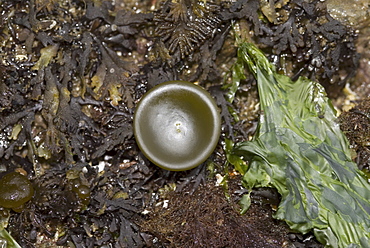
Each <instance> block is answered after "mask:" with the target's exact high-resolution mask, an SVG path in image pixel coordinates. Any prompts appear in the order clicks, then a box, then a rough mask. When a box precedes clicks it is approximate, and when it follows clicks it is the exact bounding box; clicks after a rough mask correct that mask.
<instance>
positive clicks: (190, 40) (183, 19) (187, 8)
mask: <svg viewBox="0 0 370 248" xmlns="http://www.w3.org/2000/svg"><path fill="white" fill-rule="evenodd" d="M219 10H220V7H219V5H218V4H216V3H214V2H211V1H207V2H205V1H197V0H165V1H164V2H162V3H161V8H160V10H159V12H157V13H156V14H155V16H154V21H155V22H156V24H157V27H156V29H155V35H156V36H158V37H159V39H160V40H161V41H162V42H163V43H164V44H165V46H166V49H168V51H169V52H170V54H172V55H176V56H180V57H181V58H185V57H186V56H187V55H189V54H191V53H192V52H193V51H194V50H195V49H196V48H198V47H200V46H201V45H202V44H203V43H204V41H205V40H207V39H208V38H210V37H212V36H213V35H214V34H215V32H217V27H218V25H219V24H220V23H221V18H220V16H219Z"/></svg>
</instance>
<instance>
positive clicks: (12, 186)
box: [0, 172, 34, 208]
mask: <svg viewBox="0 0 370 248" xmlns="http://www.w3.org/2000/svg"><path fill="white" fill-rule="evenodd" d="M33 193H34V189H33V187H32V184H31V182H30V181H29V180H28V179H27V177H25V176H23V175H21V174H19V173H17V172H11V173H9V174H6V175H5V176H3V177H2V178H1V179H0V206H2V207H4V208H19V207H20V206H22V205H23V204H25V203H26V202H28V201H29V200H31V198H32V196H33Z"/></svg>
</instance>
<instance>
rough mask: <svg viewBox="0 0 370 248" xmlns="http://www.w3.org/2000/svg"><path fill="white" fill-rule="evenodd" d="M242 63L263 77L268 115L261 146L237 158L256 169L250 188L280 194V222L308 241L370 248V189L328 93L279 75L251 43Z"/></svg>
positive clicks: (242, 47)
mask: <svg viewBox="0 0 370 248" xmlns="http://www.w3.org/2000/svg"><path fill="white" fill-rule="evenodd" d="M236 63H243V64H246V65H247V66H248V67H249V69H250V71H251V72H252V73H253V74H254V76H255V77H256V79H257V83H258V91H259V97H260V104H261V110H262V113H261V116H260V121H259V126H258V129H257V132H256V134H255V136H254V137H253V139H252V140H251V141H245V142H241V143H237V144H235V146H234V149H233V151H232V154H233V155H238V156H241V157H242V158H243V159H244V160H247V161H248V162H249V164H248V168H246V173H245V174H244V176H243V185H244V186H245V187H246V188H248V189H250V190H252V188H254V187H275V188H276V189H277V190H278V191H279V193H280V194H281V202H280V204H279V206H278V209H277V211H276V213H275V216H274V217H275V218H277V219H280V220H284V221H285V222H286V223H287V224H288V225H289V226H290V227H291V228H292V229H294V230H297V231H299V232H301V233H307V232H309V231H311V230H313V231H314V233H315V236H316V238H317V239H318V240H319V241H320V242H321V243H323V244H324V245H325V246H326V247H340V248H341V247H362V248H366V247H370V234H369V233H370V184H369V183H368V182H367V180H366V177H365V176H364V174H363V173H362V172H361V171H360V170H358V168H357V165H356V164H355V163H354V162H353V161H352V160H351V156H350V155H351V152H350V149H349V145H348V141H347V139H346V137H345V136H344V134H343V133H342V132H341V130H340V127H339V124H338V123H337V121H336V119H337V118H336V112H335V110H334V108H333V106H332V104H331V102H330V100H329V99H328V98H327V97H326V93H325V90H324V88H323V87H322V86H321V85H320V84H318V83H316V82H313V81H311V80H308V79H307V78H304V77H300V78H299V79H298V80H297V81H292V80H291V79H290V78H289V77H287V76H285V75H281V74H278V73H277V72H276V71H275V68H274V66H273V65H271V64H270V62H269V61H268V60H267V58H266V57H265V56H264V54H263V53H262V52H261V51H260V50H259V49H258V48H256V47H255V46H254V45H253V44H250V43H247V42H240V43H239V44H238V61H237V62H236ZM242 67H243V65H237V66H235V67H234V68H242ZM236 73H240V71H239V72H236ZM248 199H249V195H246V196H245V197H244V198H243V202H244V203H245V206H244V209H243V210H242V211H246V209H247V208H248V205H249V203H250V201H248Z"/></svg>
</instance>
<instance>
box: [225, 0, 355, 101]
mask: <svg viewBox="0 0 370 248" xmlns="http://www.w3.org/2000/svg"><path fill="white" fill-rule="evenodd" d="M256 8H257V9H258V11H256ZM223 16H224V19H228V18H237V19H240V20H244V21H246V22H244V23H243V24H244V25H245V27H243V29H246V30H249V31H251V32H249V33H248V32H247V35H250V37H249V38H251V39H252V40H253V41H254V42H255V43H256V44H258V45H259V46H260V47H261V48H262V49H263V51H264V52H265V53H266V54H267V55H268V56H269V57H270V58H271V60H272V61H274V63H275V65H276V66H277V68H278V69H279V70H282V71H283V72H284V73H289V75H290V76H292V77H293V79H296V78H298V76H300V75H302V76H306V77H308V78H310V79H312V80H315V81H317V82H320V83H321V84H322V85H324V87H325V88H326V90H327V92H328V94H329V96H331V97H336V96H338V94H339V93H340V91H341V90H342V89H343V87H344V86H345V83H346V82H348V80H349V79H350V78H351V77H353V76H354V73H355V71H356V68H357V67H358V60H359V54H357V53H356V49H355V41H356V37H357V36H356V33H355V31H354V30H352V29H351V28H349V27H346V26H345V25H344V24H342V23H341V22H339V21H337V20H335V19H334V18H332V17H331V16H330V15H329V14H328V12H327V10H326V5H325V3H323V2H322V1H318V0H311V1H302V0H293V1H286V2H283V1H275V2H272V3H271V1H270V2H267V1H266V2H264V1H261V2H260V1H257V0H248V1H242V0H239V1H236V2H235V3H233V4H232V5H231V7H230V10H229V12H225V13H224V15H223ZM261 16H262V18H261Z"/></svg>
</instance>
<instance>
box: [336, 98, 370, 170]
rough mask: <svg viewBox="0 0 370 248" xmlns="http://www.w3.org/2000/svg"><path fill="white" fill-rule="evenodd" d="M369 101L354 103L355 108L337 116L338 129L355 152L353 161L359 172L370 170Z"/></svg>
mask: <svg viewBox="0 0 370 248" xmlns="http://www.w3.org/2000/svg"><path fill="white" fill-rule="evenodd" d="M369 109H370V99H364V100H361V101H359V102H357V103H356V106H355V107H353V108H352V109H350V110H349V111H347V112H344V113H342V114H341V115H340V116H339V123H340V128H341V130H342V131H343V133H344V134H345V135H346V136H347V138H348V140H349V142H350V146H351V148H352V149H353V150H354V151H355V152H356V154H357V155H356V157H355V158H354V160H355V161H356V163H357V165H358V166H359V168H360V169H361V170H364V171H365V172H367V173H369V171H370V170H369V169H370V167H369V166H370V149H369V146H370V113H369Z"/></svg>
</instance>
